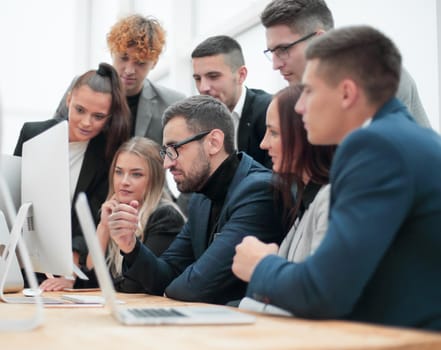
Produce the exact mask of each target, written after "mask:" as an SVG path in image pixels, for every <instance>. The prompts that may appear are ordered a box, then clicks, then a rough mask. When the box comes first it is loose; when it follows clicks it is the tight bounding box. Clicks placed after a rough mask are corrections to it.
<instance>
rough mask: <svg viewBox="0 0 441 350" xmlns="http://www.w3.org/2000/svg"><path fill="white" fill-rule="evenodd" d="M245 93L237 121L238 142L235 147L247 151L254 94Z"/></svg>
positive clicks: (250, 92)
mask: <svg viewBox="0 0 441 350" xmlns="http://www.w3.org/2000/svg"><path fill="white" fill-rule="evenodd" d="M246 91H247V93H246V95H245V102H244V105H243V110H242V115H241V116H240V119H239V129H238V141H237V146H238V149H239V150H247V149H248V143H249V139H250V137H251V128H250V125H252V124H253V122H254V121H253V120H252V117H253V101H254V95H255V94H254V92H252V91H250V90H249V89H246Z"/></svg>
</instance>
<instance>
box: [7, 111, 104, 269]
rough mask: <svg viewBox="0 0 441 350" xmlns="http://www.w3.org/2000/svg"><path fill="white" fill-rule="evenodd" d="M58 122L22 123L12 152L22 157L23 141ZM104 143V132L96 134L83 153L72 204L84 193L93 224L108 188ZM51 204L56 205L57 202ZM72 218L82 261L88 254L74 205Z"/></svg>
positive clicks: (73, 233)
mask: <svg viewBox="0 0 441 350" xmlns="http://www.w3.org/2000/svg"><path fill="white" fill-rule="evenodd" d="M57 123H59V120H56V119H49V120H46V121H42V122H30V123H25V124H24V125H23V127H22V129H21V132H20V136H19V138H18V141H17V145H16V146H15V150H14V155H16V156H21V155H22V147H23V143H24V142H26V141H27V140H29V139H31V138H33V137H34V136H36V135H38V134H40V133H42V132H43V131H45V130H47V129H49V128H51V127H52V126H54V125H55V124H57ZM105 142H106V141H105V137H104V135H103V134H99V135H97V136H96V137H94V138H93V139H92V140H90V142H89V145H88V146H87V149H86V153H85V155H84V160H83V164H82V166H81V171H80V175H79V178H78V182H77V186H76V188H75V193H74V197H73V203H75V200H76V198H77V195H78V193H80V192H85V193H86V194H87V197H88V199H89V202H90V207H91V210H92V214H93V216H94V218H95V223H97V222H98V220H99V209H100V208H101V204H102V203H103V202H104V200H105V199H106V196H107V191H108V187H109V185H108V173H109V166H110V164H108V163H107V162H106V161H105V156H104V152H105ZM48 156H50V154H48ZM50 171H52V170H50ZM54 205H56V203H55V204H54ZM71 218H72V248H73V250H74V251H77V252H79V253H80V257H81V263H84V261H85V260H84V259H85V258H86V256H87V245H86V242H85V240H84V237H83V233H82V231H81V228H80V226H79V222H78V218H77V215H76V213H75V210H74V209H73V207H72V212H71Z"/></svg>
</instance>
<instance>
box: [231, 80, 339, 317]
mask: <svg viewBox="0 0 441 350" xmlns="http://www.w3.org/2000/svg"><path fill="white" fill-rule="evenodd" d="M301 92H302V88H301V87H300V86H298V85H294V86H289V87H286V88H284V89H282V90H280V91H279V92H278V93H276V94H275V95H274V97H273V100H272V101H271V103H270V105H269V106H268V110H267V114H266V133H265V136H264V138H263V140H262V142H261V144H260V147H261V148H263V149H266V150H267V151H268V154H269V156H270V157H271V159H272V162H273V171H274V185H275V188H276V191H275V194H276V201H277V202H280V201H281V202H282V204H283V208H284V221H285V225H286V226H285V227H286V228H287V231H288V233H287V235H286V236H285V238H284V240H283V241H282V244H281V245H280V248H279V247H278V246H277V245H276V244H274V243H271V244H265V243H263V242H260V241H259V240H257V239H256V238H255V237H252V236H249V237H245V238H244V240H243V242H242V243H241V244H239V245H237V246H236V255H235V257H234V259H233V267H232V270H233V272H234V273H235V274H236V276H238V272H239V271H243V270H247V271H249V270H251V271H252V269H253V268H254V266H255V264H256V261H258V259H259V258H260V257H261V256H262V255H263V253H265V255H266V254H278V255H279V256H281V257H283V258H285V259H286V260H287V262H296V263H297V262H301V261H303V260H305V259H306V258H307V257H308V256H310V255H312V254H314V251H315V249H316V248H317V247H318V245H319V244H320V242H321V241H322V239H323V236H324V234H325V232H326V228H327V225H328V212H329V197H330V187H329V186H330V185H329V170H330V167H331V162H332V157H333V155H334V153H335V149H336V146H313V145H311V144H310V143H309V142H308V139H307V134H306V130H305V128H304V125H303V121H302V116H301V115H299V114H298V113H296V112H295V110H294V107H295V105H296V103H297V100H298V99H299V97H300V95H301ZM246 282H249V281H246ZM239 307H241V308H244V309H250V310H254V311H263V312H275V313H281V314H285V315H286V314H289V313H287V311H285V310H282V309H279V308H277V307H275V306H273V305H270V307H268V305H267V304H264V303H262V302H260V301H257V300H254V299H252V298H249V297H247V298H244V299H242V301H241V303H240V305H239Z"/></svg>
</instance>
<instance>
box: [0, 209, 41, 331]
mask: <svg viewBox="0 0 441 350" xmlns="http://www.w3.org/2000/svg"><path fill="white" fill-rule="evenodd" d="M31 206H32V203H25V204H23V205H22V206H21V207H20V209H19V211H18V214H17V217H16V218H15V220H14V225H13V226H12V230H11V234H10V238H9V242H8V243H7V244H6V247H5V249H4V251H3V254H2V255H1V256H0V299H1V300H2V301H4V302H7V303H13V302H14V301H13V298H11V299H10V298H7V297H6V296H5V294H4V293H3V291H4V286H5V282H6V276H7V274H8V272H9V269H10V267H11V263H12V260H13V258H14V257H15V252H16V250H17V248H18V252H19V254H20V257H21V260H22V263H23V266H24V270H25V273H26V278H27V280H28V281H29V285H30V287H31V288H32V289H34V290H38V283H37V279H36V277H35V274H34V270H33V268H32V263H31V259H30V257H29V253H28V250H27V247H26V244H25V243H24V242H23V239H22V237H21V230H22V227H23V225H24V224H25V221H26V219H27V215H28V211H29V209H30V208H31ZM34 304H35V313H34V315H32V316H31V317H30V318H27V319H14V320H10V319H8V320H0V330H4V331H17V330H31V329H34V328H36V327H38V326H39V325H41V324H42V321H43V301H42V299H41V297H40V295H37V296H36V297H35V303H34Z"/></svg>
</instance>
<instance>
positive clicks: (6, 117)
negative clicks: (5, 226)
mask: <svg viewBox="0 0 441 350" xmlns="http://www.w3.org/2000/svg"><path fill="white" fill-rule="evenodd" d="M268 2H269V1H268V0H265V1H263V0H240V1H237V0H222V1H217V0H63V1H59V0H38V1H33V0H14V1H12V0H5V1H1V2H0V39H1V40H0V45H1V46H2V49H1V54H0V96H1V102H2V113H1V114H2V115H3V135H2V137H1V140H0V141H1V144H0V146H1V148H0V149H2V151H3V152H4V153H12V152H13V149H14V147H15V143H16V140H17V138H18V134H19V131H20V129H21V126H22V124H23V123H24V122H25V121H31V120H45V119H49V118H51V117H52V116H53V113H54V111H55V108H56V107H57V105H58V102H59V100H60V98H61V97H62V95H63V93H64V92H65V90H66V89H67V87H68V85H69V83H70V81H71V80H72V78H73V77H74V76H75V75H78V74H81V73H83V72H85V71H86V70H88V69H92V68H96V67H97V65H98V63H99V62H111V60H110V54H109V52H108V50H107V47H106V34H107V32H108V31H109V29H110V27H111V26H112V25H113V23H114V22H115V21H116V20H117V19H118V18H119V17H121V16H124V15H127V14H129V13H140V14H143V15H152V16H154V17H156V18H157V19H158V20H159V21H160V22H161V23H162V24H163V26H164V27H165V29H166V31H167V45H166V49H165V52H164V53H163V54H162V56H161V57H160V60H159V63H158V65H157V66H156V68H155V69H154V70H153V71H152V72H151V74H150V75H149V78H150V79H151V80H153V81H158V82H160V83H161V84H163V85H165V86H168V87H171V88H173V89H176V90H180V91H182V92H183V93H185V94H186V95H192V94H195V93H196V89H195V87H194V83H193V78H192V69H191V59H190V53H191V51H192V50H193V48H194V47H195V46H196V45H197V44H198V43H199V42H200V41H202V40H203V39H205V38H206V37H208V36H211V35H218V34H227V35H230V36H233V37H235V38H236V39H237V40H238V41H239V43H240V44H241V45H242V48H243V51H244V55H245V60H246V64H247V66H248V71H249V74H248V78H247V81H246V85H247V86H249V87H252V88H261V89H264V90H266V91H268V92H270V93H274V92H276V91H277V90H279V89H280V88H281V87H284V86H285V85H287V84H286V82H285V81H284V80H283V79H282V78H281V77H280V74H279V72H277V71H273V70H272V68H271V63H270V62H269V61H268V60H267V59H266V58H265V57H264V55H263V53H262V51H263V50H264V49H265V48H266V45H265V35H264V28H263V26H262V25H261V24H260V21H259V15H260V13H261V12H262V10H263V9H264V7H265V6H266V4H267V3H268ZM327 3H328V6H329V7H330V9H331V11H332V12H333V14H334V19H335V24H336V26H343V25H349V24H369V25H372V26H375V27H377V28H378V29H380V30H382V31H383V32H384V33H385V34H387V35H388V36H389V37H391V38H392V39H393V40H394V41H395V43H396V44H397V46H398V47H399V49H400V50H401V53H402V55H403V63H404V65H405V66H406V68H407V69H408V71H409V72H410V74H411V75H412V77H413V78H414V79H415V81H416V83H417V86H418V90H419V94H420V97H421V101H422V103H423V105H424V108H425V110H426V113H427V115H428V117H429V120H430V122H431V125H432V127H433V128H434V129H435V130H437V131H438V132H439V131H440V125H441V118H440V76H441V73H440V69H439V66H440V65H439V62H440V52H441V51H440V47H441V45H440V43H441V30H440V24H441V23H440V18H441V4H439V3H437V1H436V0H387V1H385V0H327Z"/></svg>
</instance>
